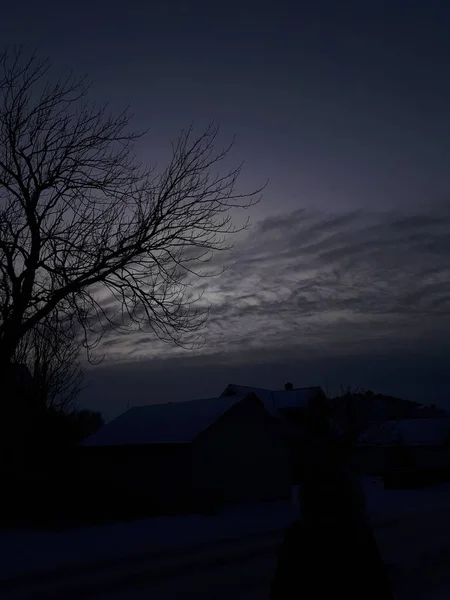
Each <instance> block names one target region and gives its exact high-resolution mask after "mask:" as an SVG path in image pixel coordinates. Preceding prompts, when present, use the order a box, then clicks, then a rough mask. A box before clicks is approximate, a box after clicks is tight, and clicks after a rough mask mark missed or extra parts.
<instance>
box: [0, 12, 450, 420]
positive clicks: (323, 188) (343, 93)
mask: <svg viewBox="0 0 450 600" xmlns="http://www.w3.org/2000/svg"><path fill="white" fill-rule="evenodd" d="M449 31H450V5H449V4H448V3H447V2H433V1H429V2H426V1H422V2H413V1H408V2H406V1H393V0H389V1H381V0H377V1H374V0H366V1H364V0H358V1H355V2H341V1H336V2H332V1H323V2H321V1H320V0H315V1H313V2H300V1H298V2H294V1H292V2H283V1H277V2H263V1H259V2H247V1H245V0H241V1H240V2H234V1H231V2H227V3H220V2H211V1H204V2H196V1H195V0H194V1H189V2H187V1H177V2H173V1H170V0H158V1H152V2H148V3H143V2H139V3H138V2H135V1H134V0H129V1H128V2H126V3H117V4H112V3H111V2H99V1H96V0H91V1H90V2H85V1H84V0H82V1H78V2H76V3H75V2H74V3H61V2H56V1H55V2H50V1H45V0H44V1H42V2H39V3H38V2H34V1H33V2H31V1H28V2H26V1H22V2H16V3H8V7H7V8H6V9H5V8H3V11H2V18H1V20H0V39H2V41H4V42H5V43H24V44H26V45H27V46H28V47H31V48H34V47H36V48H37V49H38V51H39V52H40V53H41V54H43V55H49V56H50V58H51V60H52V63H53V64H54V66H55V69H56V71H57V72H60V73H65V72H67V70H68V69H73V70H74V71H75V72H76V73H84V72H87V73H88V74H89V76H90V77H92V79H93V80H94V88H93V96H94V97H96V98H98V99H101V100H108V101H109V102H110V103H111V105H112V106H113V107H117V108H121V107H122V106H123V105H125V104H127V103H131V106H132V110H133V112H134V114H135V119H134V123H133V124H134V125H135V126H136V127H138V128H139V127H143V128H149V134H148V136H147V137H146V138H145V141H143V142H141V144H140V152H141V157H142V158H143V159H144V160H149V161H151V162H154V161H161V163H162V164H163V163H164V160H165V159H166V158H167V156H168V151H169V144H168V143H169V141H170V140H171V139H173V138H174V137H175V136H176V135H177V133H178V132H179V130H180V129H181V128H182V127H184V126H186V125H188V124H189V123H190V122H191V121H193V122H194V123H195V124H197V125H199V126H202V125H203V124H205V123H206V122H207V121H209V120H211V119H214V120H216V121H217V122H218V123H219V124H220V125H221V132H222V135H223V136H224V138H225V139H227V138H229V137H231V136H232V135H233V134H236V138H237V145H236V147H235V149H234V150H233V158H234V159H235V161H236V162H239V161H240V160H241V159H245V161H246V165H245V170H244V173H243V176H242V179H241V185H242V187H243V189H248V188H252V187H254V186H258V185H259V184H261V183H263V182H264V180H265V179H266V177H269V178H270V183H269V186H268V187H267V190H266V192H265V195H264V200H263V202H262V203H261V204H260V205H258V206H257V207H255V209H253V210H252V212H251V218H252V221H253V224H254V225H253V228H252V230H251V231H250V233H249V235H248V236H247V237H245V238H243V239H241V240H240V241H239V243H238V245H237V246H236V248H235V250H234V251H233V253H232V254H231V255H229V256H227V257H226V259H225V262H226V263H227V264H228V265H229V269H228V271H227V272H226V274H225V275H224V276H222V277H221V278H220V279H214V280H212V281H209V282H207V284H206V286H205V298H206V299H207V300H208V301H209V302H210V303H211V304H212V313H211V323H210V326H209V327H208V329H207V331H206V338H205V341H206V343H205V346H204V347H203V349H202V350H201V351H199V352H196V353H194V354H192V353H187V352H182V351H180V350H176V351H175V350H173V349H172V348H170V347H168V346H162V345H161V344H159V343H156V342H155V341H154V340H153V339H151V338H149V337H144V336H138V335H130V336H126V337H123V336H122V337H118V336H116V337H114V336H110V337H109V338H107V339H106V341H105V344H104V346H103V347H102V351H103V352H105V354H106V358H105V361H104V363H103V365H102V366H101V367H97V368H96V369H94V370H89V373H88V377H87V381H92V383H91V386H90V388H89V389H87V390H86V391H85V392H84V396H83V397H82V398H80V403H81V404H84V405H90V406H92V407H98V408H101V409H102V410H103V411H104V412H105V415H106V416H107V417H108V418H110V417H111V416H114V415H115V414H117V413H118V412H121V411H122V410H123V409H124V408H125V407H126V403H127V400H128V399H129V400H130V403H131V404H138V403H145V402H154V401H159V400H183V399H188V398H195V397H202V396H208V395H209V396H210V395H211V394H212V395H214V394H215V393H219V392H220V391H221V389H222V388H223V387H224V386H225V385H226V384H227V383H228V382H229V381H235V382H237V383H242V384H253V385H267V386H274V387H280V386H282V385H283V383H284V381H285V380H286V379H290V380H292V381H293V382H294V383H295V384H296V385H298V386H301V385H314V384H320V385H323V386H324V387H325V386H326V385H327V384H328V386H329V387H331V388H332V387H333V386H337V385H338V384H340V383H344V384H353V385H361V386H370V387H373V388H374V389H376V390H380V391H385V392H391V393H396V394H400V395H405V396H407V397H410V398H414V399H419V400H422V401H424V402H436V401H437V403H439V404H442V405H443V406H445V407H447V408H450V400H449V401H447V398H450V395H448V396H447V394H448V393H449V392H450V382H449V381H448V376H447V372H448V368H447V356H448V350H449V346H450V344H449V342H448V339H449V333H450V286H449V273H450V271H449V268H450V240H449V231H450V211H449V209H448V207H449V206H450V202H449V199H450V196H449V194H450V177H449V168H448V167H449V164H450V136H449V130H450V77H449V71H450V69H449V67H450V35H449ZM222 260H224V259H223V257H222Z"/></svg>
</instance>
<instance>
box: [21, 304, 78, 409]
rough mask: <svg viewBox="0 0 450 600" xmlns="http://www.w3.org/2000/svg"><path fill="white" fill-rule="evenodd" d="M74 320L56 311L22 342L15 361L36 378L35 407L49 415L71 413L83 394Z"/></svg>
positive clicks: (34, 388)
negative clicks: (74, 404)
mask: <svg viewBox="0 0 450 600" xmlns="http://www.w3.org/2000/svg"><path fill="white" fill-rule="evenodd" d="M75 325H76V324H75V323H74V321H73V319H69V320H67V319H64V318H63V317H62V316H61V314H60V312H59V311H58V310H57V309H55V310H54V311H53V312H52V313H50V314H49V315H47V316H46V317H45V318H44V320H43V321H42V322H41V323H38V324H37V325H36V326H35V327H33V329H30V330H29V331H27V332H26V334H25V335H24V336H23V337H22V338H21V339H20V341H19V344H18V346H17V347H16V351H15V355H14V360H15V361H16V362H19V363H23V364H26V365H27V366H28V368H29V370H30V373H31V375H32V386H31V390H30V393H31V395H32V401H33V405H34V406H35V408H36V409H38V410H41V411H45V410H47V409H53V410H56V411H58V412H64V413H68V412H70V411H71V410H73V403H74V400H75V398H76V397H77V396H78V394H79V393H80V392H81V390H82V385H81V383H82V379H83V372H82V369H81V366H80V363H79V355H80V343H79V340H78V339H77V335H76V327H75Z"/></svg>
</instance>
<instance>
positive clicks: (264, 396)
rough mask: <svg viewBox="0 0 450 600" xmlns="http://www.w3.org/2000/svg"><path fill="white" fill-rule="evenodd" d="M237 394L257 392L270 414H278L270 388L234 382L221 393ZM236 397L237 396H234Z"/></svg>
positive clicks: (223, 395) (244, 394)
mask: <svg viewBox="0 0 450 600" xmlns="http://www.w3.org/2000/svg"><path fill="white" fill-rule="evenodd" d="M230 393H232V394H235V395H237V396H246V395H247V394H255V396H257V397H258V398H259V399H260V400H261V402H262V403H263V404H264V408H265V409H266V410H267V412H268V413H269V414H271V415H272V416H278V410H277V407H276V406H275V402H274V398H273V396H272V392H271V391H270V390H266V389H264V388H257V387H250V386H248V385H236V384H234V383H230V385H228V386H227V387H226V388H225V390H224V391H223V392H222V394H221V395H220V397H221V398H223V397H230V396H229V394H230ZM231 397H233V396H231ZM234 397H235V396H234Z"/></svg>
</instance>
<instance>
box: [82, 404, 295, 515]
mask: <svg viewBox="0 0 450 600" xmlns="http://www.w3.org/2000/svg"><path fill="white" fill-rule="evenodd" d="M80 450H81V454H80V456H81V457H82V463H81V464H82V469H83V473H84V476H85V477H87V478H88V479H89V478H90V479H91V480H96V481H99V480H101V481H103V482H104V483H105V484H108V483H109V484H111V483H113V484H114V485H115V486H116V487H117V488H120V489H122V490H123V489H126V490H128V491H129V492H130V494H131V495H133V496H137V495H138V496H140V497H141V498H147V499H148V501H149V503H153V504H154V503H155V501H156V503H157V504H158V505H159V506H160V507H165V508H167V510H169V509H170V512H173V511H178V510H179V509H180V508H183V507H184V508H186V507H189V508H191V509H193V510H196V509H198V508H199V507H200V508H202V507H204V506H205V505H206V506H211V505H214V506H217V505H229V504H236V503H253V502H264V501H275V500H282V499H289V498H290V496H291V472H290V465H289V451H288V447H287V445H286V441H285V439H284V437H283V433H282V431H281V430H280V424H279V422H278V420H277V419H275V418H274V417H273V416H271V415H270V414H269V413H268V412H267V411H266V410H265V408H264V404H263V403H262V402H261V400H259V399H258V398H257V397H256V396H255V395H254V394H246V395H242V396H236V395H233V396H222V397H219V398H210V399H202V400H191V401H186V402H171V403H166V404H154V405H146V406H138V407H133V408H131V409H129V410H128V411H127V412H125V413H124V414H122V415H121V416H119V417H118V418H117V419H115V420H113V421H111V422H110V423H109V424H107V425H105V426H103V427H102V428H101V429H100V430H99V431H97V432H96V433H95V434H93V435H91V436H90V437H88V438H87V439H86V440H84V442H83V443H82V447H81V448H80Z"/></svg>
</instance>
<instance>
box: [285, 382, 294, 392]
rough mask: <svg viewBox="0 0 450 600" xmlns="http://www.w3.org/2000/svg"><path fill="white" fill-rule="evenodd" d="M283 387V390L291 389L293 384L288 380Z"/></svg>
mask: <svg viewBox="0 0 450 600" xmlns="http://www.w3.org/2000/svg"><path fill="white" fill-rule="evenodd" d="M284 389H285V390H293V389H294V386H293V384H292V383H291V382H290V381H288V382H287V383H285V384H284Z"/></svg>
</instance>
